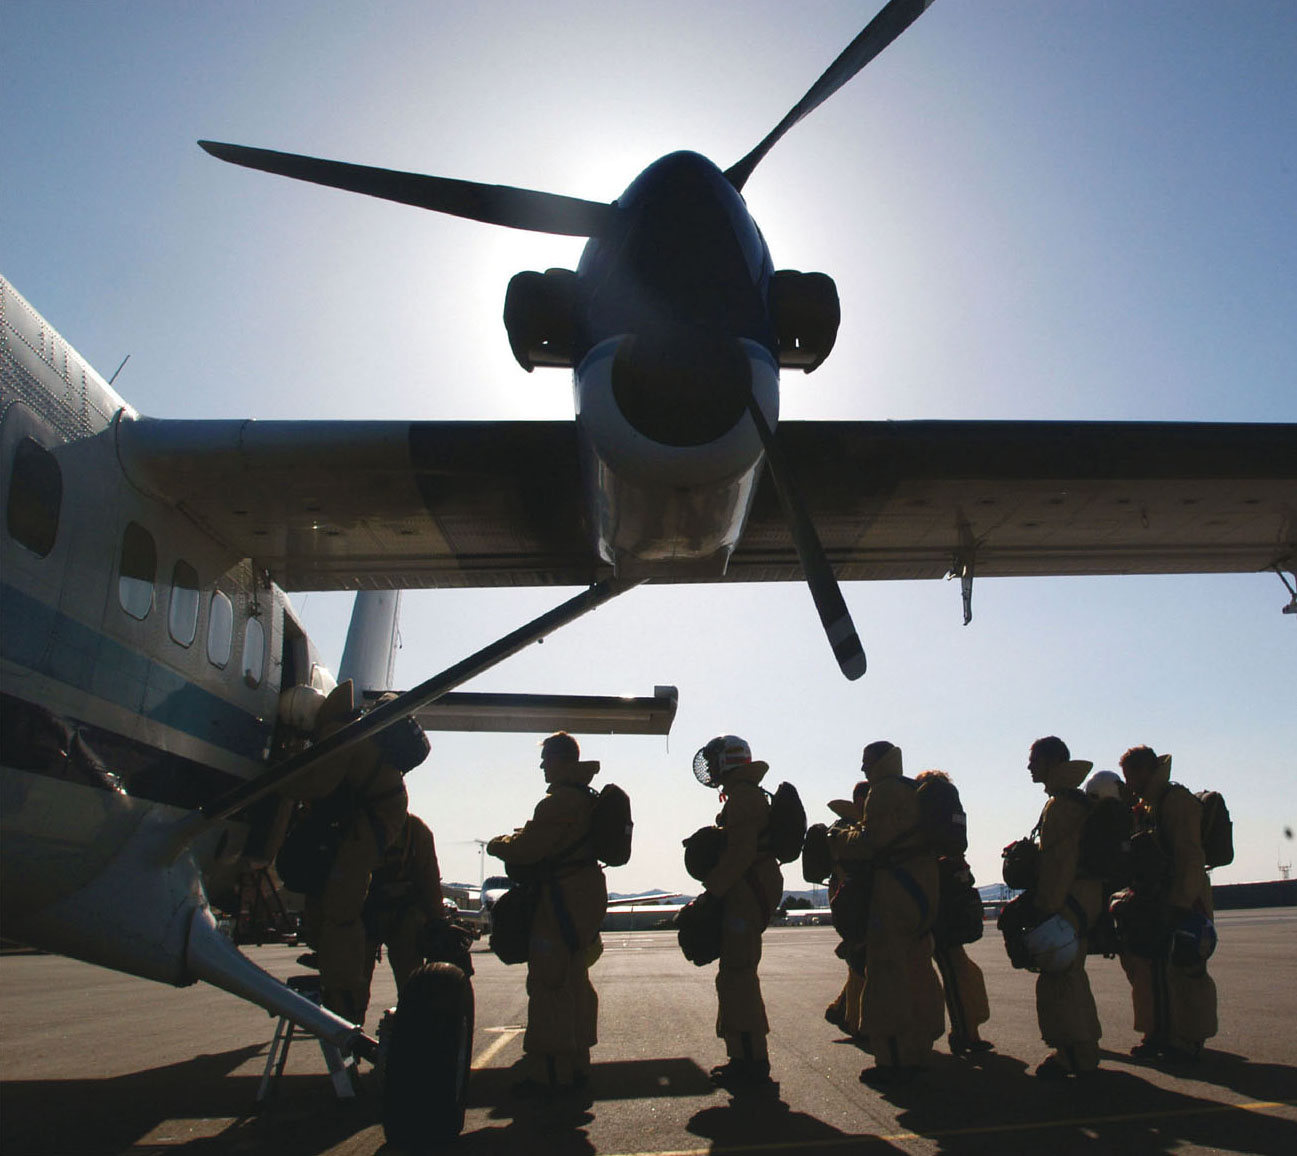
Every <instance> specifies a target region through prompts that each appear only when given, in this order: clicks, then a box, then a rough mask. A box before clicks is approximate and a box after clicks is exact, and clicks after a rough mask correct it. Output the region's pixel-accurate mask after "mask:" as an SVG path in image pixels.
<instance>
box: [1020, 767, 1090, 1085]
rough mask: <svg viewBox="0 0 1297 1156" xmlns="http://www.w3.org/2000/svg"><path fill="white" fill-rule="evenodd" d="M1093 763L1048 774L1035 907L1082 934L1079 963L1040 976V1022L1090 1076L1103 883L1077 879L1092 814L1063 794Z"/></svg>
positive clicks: (1070, 1064) (1066, 1062)
mask: <svg viewBox="0 0 1297 1156" xmlns="http://www.w3.org/2000/svg"><path fill="white" fill-rule="evenodd" d="M1092 766H1093V764H1092V763H1090V762H1087V761H1085V760H1083V759H1074V760H1072V761H1071V762H1065V763H1059V764H1058V765H1057V766H1055V767H1054V768H1052V769H1051V770H1050V771H1049V772H1048V773H1047V775H1046V779H1045V791H1046V793H1047V794H1048V795H1049V796H1050V797H1049V799H1048V800H1047V801H1046V803H1045V807H1044V810H1042V811H1041V813H1040V836H1039V838H1040V874H1039V876H1038V879H1037V883H1036V887H1035V890H1034V894H1033V896H1032V903H1033V905H1034V906H1035V908H1036V910H1037V911H1039V912H1040V913H1041V914H1042V915H1046V916H1049V915H1056V914H1058V915H1062V916H1063V918H1064V919H1066V920H1067V921H1068V922H1069V923H1071V924H1072V925H1073V926H1074V927H1075V928H1076V929H1077V935H1078V938H1079V939H1080V944H1079V948H1078V951H1077V954H1076V958H1075V959H1074V960H1073V961H1072V963H1071V964H1070V965H1069V966H1068V968H1067V969H1066V970H1065V971H1061V972H1053V973H1047V972H1041V974H1040V975H1038V976H1037V977H1036V1020H1037V1022H1038V1023H1039V1025H1040V1035H1041V1038H1042V1039H1043V1040H1044V1041H1045V1043H1047V1044H1049V1045H1050V1047H1052V1048H1053V1049H1054V1054H1055V1057H1056V1059H1057V1061H1058V1063H1059V1064H1061V1065H1062V1066H1063V1067H1064V1068H1066V1069H1068V1070H1069V1071H1074V1072H1090V1071H1093V1070H1094V1069H1095V1068H1097V1067H1098V1066H1099V1038H1100V1036H1101V1035H1102V1034H1103V1033H1102V1030H1101V1028H1100V1026H1099V1013H1098V1011H1097V1010H1096V1009H1095V1006H1094V996H1093V994H1092V993H1091V991H1090V980H1089V977H1088V976H1087V975H1086V973H1085V933H1086V931H1087V930H1088V929H1089V928H1091V927H1093V926H1094V924H1095V922H1096V921H1097V920H1098V918H1099V909H1100V906H1101V905H1102V903H1103V884H1102V882H1101V881H1100V880H1098V879H1082V878H1080V877H1078V875H1077V867H1078V863H1079V859H1080V852H1081V829H1082V827H1083V826H1084V824H1085V817H1086V815H1087V813H1088V811H1087V808H1086V805H1085V803H1084V802H1083V801H1081V800H1080V799H1077V798H1075V797H1073V796H1071V795H1068V794H1060V792H1065V791H1072V790H1075V789H1076V788H1077V787H1079V786H1080V784H1081V781H1082V780H1083V779H1084V778H1085V776H1086V775H1087V774H1088V773H1089V771H1090V768H1091V767H1092Z"/></svg>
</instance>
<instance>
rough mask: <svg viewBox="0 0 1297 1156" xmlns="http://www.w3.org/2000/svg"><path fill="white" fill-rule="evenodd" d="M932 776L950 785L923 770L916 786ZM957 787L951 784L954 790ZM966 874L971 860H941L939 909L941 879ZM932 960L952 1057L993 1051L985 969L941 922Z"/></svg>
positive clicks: (939, 773) (941, 773) (944, 776)
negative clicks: (985, 1034) (987, 1036)
mask: <svg viewBox="0 0 1297 1156" xmlns="http://www.w3.org/2000/svg"><path fill="white" fill-rule="evenodd" d="M929 776H936V777H940V778H942V779H944V780H946V782H950V776H949V775H948V774H946V772H945V771H936V770H933V771H921V772H919V774H917V775H915V776H914V782H915V783H916V784H922V783H923V781H924V780H925V779H926V778H928V777H929ZM953 786H954V784H953V783H951V787H952V788H953ZM946 871H951V872H954V873H959V872H964V873H967V877H968V878H969V879H971V871H970V869H969V866H968V862H967V860H965V859H964V858H962V857H959V856H951V857H949V858H947V859H945V860H944V861H943V860H942V859H941V858H938V860H937V874H938V907H940V906H941V900H942V898H944V897H943V896H941V895H940V880H941V879H943V878H945V877H946V875H945V872H946ZM932 960H933V962H934V963H935V964H936V965H937V971H938V972H939V973H940V975H941V986H942V989H943V990H944V991H945V996H946V1010H947V1012H948V1013H949V1015H950V1036H949V1040H948V1042H949V1044H950V1054H951V1055H952V1056H964V1055H977V1054H978V1053H981V1052H989V1051H990V1050H991V1048H993V1047H994V1046H995V1045H994V1044H992V1043H991V1041H990V1040H984V1039H982V1036H981V1033H980V1032H979V1031H978V1028H979V1027H980V1026H981V1025H982V1024H984V1023H986V1021H987V1020H989V1019H990V1018H991V1004H990V1001H989V1000H988V998H987V995H986V978H985V976H983V975H982V969H981V968H980V967H978V966H977V964H976V963H974V962H973V960H972V959H970V958H969V955H968V952H967V951H965V950H964V945H963V944H962V943H954V942H947V941H946V940H945V939H944V938H943V936H942V924H941V922H940V920H938V923H937V926H936V927H935V928H934V929H933V950H932Z"/></svg>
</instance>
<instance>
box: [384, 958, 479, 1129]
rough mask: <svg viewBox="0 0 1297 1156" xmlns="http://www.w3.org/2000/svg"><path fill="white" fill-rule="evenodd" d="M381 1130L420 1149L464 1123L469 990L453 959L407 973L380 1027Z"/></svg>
mask: <svg viewBox="0 0 1297 1156" xmlns="http://www.w3.org/2000/svg"><path fill="white" fill-rule="evenodd" d="M379 1038H380V1041H381V1044H382V1056H383V1058H382V1060H381V1063H380V1067H381V1070H382V1073H383V1076H382V1086H383V1091H382V1097H383V1132H384V1134H385V1135H386V1137H387V1141H388V1143H389V1144H393V1145H396V1146H398V1147H401V1148H408V1149H411V1150H412V1151H415V1152H421V1151H423V1150H424V1149H425V1148H426V1147H428V1146H430V1145H432V1144H440V1143H444V1142H446V1141H448V1140H453V1139H454V1138H455V1137H456V1136H458V1135H459V1133H460V1130H461V1129H462V1128H463V1127H464V1106H465V1100H466V1097H467V1092H468V1070H469V1062H470V1059H471V1057H472V1048H473V988H472V985H471V984H470V983H469V980H468V977H467V976H466V975H465V974H464V973H463V972H462V971H461V970H460V969H459V968H458V967H456V966H455V965H454V964H450V963H429V964H425V965H424V966H423V967H421V968H420V969H419V970H418V971H416V972H415V973H414V975H412V976H411V977H410V979H409V980H408V981H407V982H406V985H405V988H404V990H403V991H402V993H401V1001H400V1003H399V1004H398V1005H397V1008H396V1011H395V1013H391V1012H389V1013H388V1015H387V1016H385V1017H384V1020H383V1026H382V1027H381V1028H380V1029H379Z"/></svg>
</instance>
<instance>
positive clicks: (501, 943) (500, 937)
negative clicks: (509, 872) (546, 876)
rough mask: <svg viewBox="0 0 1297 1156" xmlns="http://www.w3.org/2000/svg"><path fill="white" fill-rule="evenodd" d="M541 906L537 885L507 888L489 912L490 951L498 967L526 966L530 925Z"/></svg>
mask: <svg viewBox="0 0 1297 1156" xmlns="http://www.w3.org/2000/svg"><path fill="white" fill-rule="evenodd" d="M539 906H540V884H539V883H519V884H515V885H514V886H513V887H510V888H509V890H508V891H506V892H505V893H504V894H503V895H501V896H500V898H499V899H497V900H496V901H495V906H494V907H492V908H491V939H490V944H491V950H492V951H493V952H495V954H496V957H497V958H498V959H499V960H500V962H501V963H526V962H527V949H528V946H529V945H530V943H531V925H532V924H533V923H534V922H535V921H536V909H537V908H538V907H539Z"/></svg>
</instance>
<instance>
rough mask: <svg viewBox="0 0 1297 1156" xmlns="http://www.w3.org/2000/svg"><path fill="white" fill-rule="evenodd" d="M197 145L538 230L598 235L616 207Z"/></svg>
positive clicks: (243, 160)
mask: <svg viewBox="0 0 1297 1156" xmlns="http://www.w3.org/2000/svg"><path fill="white" fill-rule="evenodd" d="M198 143H199V144H200V145H201V146H202V147H203V148H204V149H206V150H207V152H209V153H211V154H212V156H214V157H218V158H219V159H221V160H223V161H229V162H230V163H231V164H236V165H242V166H243V167H244V168H249V169H260V170H261V171H262V172H266V173H277V174H279V175H280V176H284V177H292V178H294V179H295V180H299V181H310V182H311V183H312V184H316V185H328V186H329V187H330V188H334V189H346V190H347V191H348V192H352V193H364V194H365V195H366V196H370V197H379V198H381V199H382V200H385V201H396V202H398V203H400V204H403V205H414V206H415V207H416V208H420V209H431V210H433V211H434V212H437V213H449V214H450V215H451V216H453V217H467V218H468V219H469V220H472V221H482V222H484V223H485V224H488V225H505V226H507V227H509V228H511V229H528V230H530V231H531V232H533V233H558V234H560V235H562V236H565V237H593V236H596V235H598V234H599V233H600V232H602V230H603V229H604V227H605V225H606V223H607V222H608V220H609V218H610V217H611V216H612V214H613V212H614V209H613V207H612V206H611V205H605V204H601V203H600V202H598V201H583V200H581V199H580V198H579V197H563V196H559V195H558V194H557V193H541V192H536V191H535V190H533V189H515V188H513V187H512V186H510V185H483V184H479V183H478V182H477V181H459V180H454V179H452V178H450V177H429V176H423V175H421V174H419V173H403V172H397V171H396V170H394V169H378V168H371V167H370V166H368V165H352V164H347V163H346V162H344V161H329V160H321V159H320V158H319V157H304V156H299V155H298V154H296V153H281V152H274V151H273V150H271V149H254V148H248V147H247V146H245V145H234V144H221V143H219V142H217V141H210V140H200V141H199V142H198Z"/></svg>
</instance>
